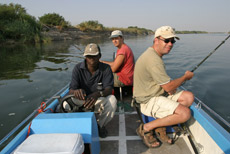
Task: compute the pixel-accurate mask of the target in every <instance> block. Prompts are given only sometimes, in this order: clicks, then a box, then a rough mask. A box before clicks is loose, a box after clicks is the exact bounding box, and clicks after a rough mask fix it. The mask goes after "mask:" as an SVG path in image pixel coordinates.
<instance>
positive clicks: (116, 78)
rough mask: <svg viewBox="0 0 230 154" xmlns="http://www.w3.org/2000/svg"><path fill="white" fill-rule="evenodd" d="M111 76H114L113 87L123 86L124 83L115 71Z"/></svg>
mask: <svg viewBox="0 0 230 154" xmlns="http://www.w3.org/2000/svg"><path fill="white" fill-rule="evenodd" d="M113 77H114V87H124V86H125V84H124V83H122V82H121V81H120V80H119V79H118V78H119V76H118V75H117V74H116V73H113Z"/></svg>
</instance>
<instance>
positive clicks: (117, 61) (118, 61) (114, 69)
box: [101, 55, 125, 73]
mask: <svg viewBox="0 0 230 154" xmlns="http://www.w3.org/2000/svg"><path fill="white" fill-rule="evenodd" d="M124 60H125V56H124V55H118V56H117V57H116V59H115V60H114V61H113V62H109V61H102V60H101V62H102V63H105V64H108V65H110V67H111V70H112V72H114V73H116V72H117V71H118V70H119V68H120V67H121V65H122V64H123V62H124Z"/></svg>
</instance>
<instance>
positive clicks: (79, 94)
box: [69, 43, 117, 138]
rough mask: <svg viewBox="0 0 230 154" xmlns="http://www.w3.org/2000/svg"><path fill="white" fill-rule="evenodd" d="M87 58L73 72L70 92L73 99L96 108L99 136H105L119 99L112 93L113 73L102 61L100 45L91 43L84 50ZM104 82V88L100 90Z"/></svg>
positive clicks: (85, 105) (87, 106) (89, 107)
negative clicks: (99, 84) (107, 125)
mask: <svg viewBox="0 0 230 154" xmlns="http://www.w3.org/2000/svg"><path fill="white" fill-rule="evenodd" d="M84 56H85V60H84V61H83V62H81V63H78V64H76V66H75V67H74V69H73V72H72V80H71V83H70V91H69V94H74V96H75V98H76V99H74V100H73V101H75V102H76V101H81V102H83V106H84V107H85V108H86V109H94V112H95V115H96V118H97V122H98V128H99V136H100V137H102V138H105V137H106V136H107V130H106V129H105V125H106V124H107V123H108V122H109V121H110V120H111V119H112V118H113V116H114V113H115V111H116V108H117V100H116V98H115V96H114V95H112V90H113V84H114V79H113V73H112V70H111V68H110V66H109V65H107V64H104V63H101V62H100V61H99V59H100V58H101V52H100V47H99V46H98V45H97V44H94V43H90V44H88V45H87V46H86V48H85V51H84ZM98 83H102V90H98V89H97V86H98Z"/></svg>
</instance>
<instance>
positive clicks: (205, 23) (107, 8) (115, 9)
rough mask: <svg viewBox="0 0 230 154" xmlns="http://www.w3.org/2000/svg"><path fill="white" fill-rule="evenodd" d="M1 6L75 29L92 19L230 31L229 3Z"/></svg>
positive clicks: (27, 1) (70, 0)
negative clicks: (53, 17)
mask: <svg viewBox="0 0 230 154" xmlns="http://www.w3.org/2000/svg"><path fill="white" fill-rule="evenodd" d="M0 3H1V4H10V3H14V4H20V5H21V6H22V7H24V8H25V9H26V11H27V13H28V14H30V15H32V16H34V17H36V18H37V19H38V17H41V16H43V15H44V14H48V13H57V14H59V15H61V16H63V17H64V18H65V20H66V21H68V22H70V23H71V25H73V26H75V25H77V24H80V23H81V22H84V21H89V20H96V21H98V22H99V23H101V24H103V26H105V27H118V28H119V27H120V28H127V27H129V26H138V27H140V28H146V29H151V30H153V31H155V30H156V29H157V28H158V27H160V26H164V25H169V26H172V27H174V28H175V29H176V30H177V31H186V30H188V31H207V32H229V31H230V20H229V15H230V9H229V6H230V1H229V0H219V1H216V0H202V1H199V0H193V1H184V0H174V1H170V0H164V1H151V0H145V1H137V0H117V1H108V0H99V1H93V0H79V1H76V0H65V1H63V0H48V1H46V0H39V1H38V0H1V2H0Z"/></svg>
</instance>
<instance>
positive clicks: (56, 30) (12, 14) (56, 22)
mask: <svg viewBox="0 0 230 154" xmlns="http://www.w3.org/2000/svg"><path fill="white" fill-rule="evenodd" d="M0 18H1V21H0V44H15V43H47V42H51V41H62V40H75V39H89V38H94V37H104V36H107V37H109V36H110V34H111V32H112V31H113V30H116V29H119V30H121V31H122V32H123V33H124V35H128V36H142V35H153V34H154V31H152V30H150V29H145V28H139V27H137V26H129V27H128V28H120V27H104V26H103V25H102V24H101V23H99V22H98V21H96V20H90V21H84V22H82V23H80V24H78V25H75V26H73V25H71V24H70V23H69V22H68V21H66V20H65V19H64V17H62V16H61V15H59V14H57V13H48V14H44V15H43V16H41V17H39V19H36V18H35V17H33V16H31V15H30V14H28V13H27V12H26V9H25V8H23V7H22V6H21V5H20V4H13V3H10V4H9V5H6V4H4V5H3V4H0ZM176 33H177V34H206V33H208V32H206V31H176Z"/></svg>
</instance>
